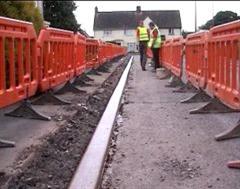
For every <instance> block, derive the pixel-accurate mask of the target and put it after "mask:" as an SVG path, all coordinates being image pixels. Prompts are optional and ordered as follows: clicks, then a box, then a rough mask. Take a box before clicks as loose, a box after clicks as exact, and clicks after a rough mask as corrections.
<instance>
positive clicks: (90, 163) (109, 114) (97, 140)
mask: <svg viewBox="0 0 240 189" xmlns="http://www.w3.org/2000/svg"><path fill="white" fill-rule="evenodd" d="M132 61H133V57H131V59H130V60H129V62H128V65H127V67H126V69H125V70H124V72H123V74H122V76H121V78H120V80H119V82H118V85H117V87H116V88H115V90H114V92H113V94H112V96H111V98H110V100H109V102H108V105H107V107H106V109H105V111H104V113H103V115H102V118H101V120H100V121H99V124H98V126H97V128H96V131H95V133H94V135H93V137H92V139H91V141H90V143H89V145H88V147H87V149H86V151H85V154H84V156H83V157H82V160H81V162H80V164H79V166H78V168H77V171H76V172H75V175H74V177H73V179H72V181H71V183H70V186H69V189H96V188H98V185H99V182H100V179H101V177H102V172H103V167H104V163H105V159H106V155H107V150H108V144H109V141H110V138H111V134H112V130H113V124H114V121H115V118H116V114H117V112H118V109H119V105H120V103H121V99H122V93H123V91H124V88H125V84H126V82H127V78H128V74H129V71H130V68H131V65H132Z"/></svg>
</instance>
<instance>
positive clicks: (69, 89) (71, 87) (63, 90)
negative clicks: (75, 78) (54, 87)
mask: <svg viewBox="0 0 240 189" xmlns="http://www.w3.org/2000/svg"><path fill="white" fill-rule="evenodd" d="M66 92H72V93H75V94H79V93H86V91H83V90H80V89H78V88H77V87H75V86H74V85H73V84H72V83H70V81H68V82H67V83H66V84H65V85H64V86H63V87H62V88H61V89H59V90H58V91H57V92H56V93H55V94H64V93H66Z"/></svg>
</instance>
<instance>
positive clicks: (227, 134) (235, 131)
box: [215, 120, 240, 141]
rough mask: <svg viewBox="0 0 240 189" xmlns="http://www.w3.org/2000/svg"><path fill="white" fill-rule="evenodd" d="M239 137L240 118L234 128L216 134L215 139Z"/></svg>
mask: <svg viewBox="0 0 240 189" xmlns="http://www.w3.org/2000/svg"><path fill="white" fill-rule="evenodd" d="M238 137H240V120H239V121H238V123H237V125H236V126H235V127H233V128H232V129H230V130H228V131H225V132H223V133H221V134H218V135H216V136H215V140H216V141H221V140H228V139H232V138H238Z"/></svg>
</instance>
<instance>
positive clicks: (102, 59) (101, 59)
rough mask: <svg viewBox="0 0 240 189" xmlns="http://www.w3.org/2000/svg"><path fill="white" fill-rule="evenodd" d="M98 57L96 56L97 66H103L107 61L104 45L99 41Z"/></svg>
mask: <svg viewBox="0 0 240 189" xmlns="http://www.w3.org/2000/svg"><path fill="white" fill-rule="evenodd" d="M98 52H99V55H98V61H99V64H100V65H102V64H104V63H105V62H106V61H107V59H106V43H105V42H103V41H101V40H99V51H98Z"/></svg>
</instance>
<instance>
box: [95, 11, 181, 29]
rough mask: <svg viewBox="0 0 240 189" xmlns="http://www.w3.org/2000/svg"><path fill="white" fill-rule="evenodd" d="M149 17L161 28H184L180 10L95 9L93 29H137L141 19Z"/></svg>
mask: <svg viewBox="0 0 240 189" xmlns="http://www.w3.org/2000/svg"><path fill="white" fill-rule="evenodd" d="M147 17H149V18H150V19H151V20H152V21H153V22H154V23H155V24H157V26H158V27H159V28H182V23H181V17H180V12H179V10H159V11H155V10H154V11H141V12H140V13H137V12H136V11H114V12H98V11H95V17H94V26H93V30H104V29H113V30H114V29H123V28H125V29H135V28H136V27H137V24H138V21H139V20H145V18H147Z"/></svg>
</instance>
